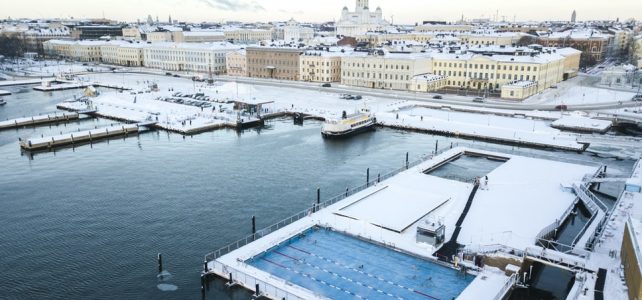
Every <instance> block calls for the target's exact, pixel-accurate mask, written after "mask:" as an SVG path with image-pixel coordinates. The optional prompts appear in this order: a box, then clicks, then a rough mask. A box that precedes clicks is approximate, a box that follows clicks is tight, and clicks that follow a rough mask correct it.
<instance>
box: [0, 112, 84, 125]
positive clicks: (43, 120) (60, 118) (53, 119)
mask: <svg viewBox="0 0 642 300" xmlns="http://www.w3.org/2000/svg"><path fill="white" fill-rule="evenodd" d="M93 112H95V111H79V112H73V113H62V114H58V113H54V114H47V115H40V116H33V117H24V118H17V119H11V120H6V121H0V130H6V129H15V128H21V127H26V126H38V125H45V124H55V123H60V122H69V121H72V120H78V119H80V115H81V114H91V113H93Z"/></svg>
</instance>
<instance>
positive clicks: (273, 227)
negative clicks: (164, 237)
mask: <svg viewBox="0 0 642 300" xmlns="http://www.w3.org/2000/svg"><path fill="white" fill-rule="evenodd" d="M448 150H451V148H450V147H448V148H443V149H438V151H437V152H436V153H434V154H433V155H430V156H424V157H422V158H420V159H418V160H415V161H413V162H408V163H407V164H406V163H404V165H403V167H401V168H398V169H396V170H393V171H391V172H389V173H386V174H384V175H382V176H380V177H374V178H373V179H372V180H369V181H368V182H367V183H364V184H362V185H360V186H357V187H354V188H351V189H346V191H345V192H342V193H340V194H338V195H336V196H334V197H332V198H330V199H328V200H326V201H324V202H321V203H319V204H314V205H312V206H309V207H307V208H306V209H304V210H302V211H300V212H299V213H297V214H295V215H293V216H290V217H288V218H285V219H283V220H281V221H279V222H277V223H274V224H272V225H270V226H268V227H265V228H263V229H260V230H257V231H256V233H254V234H249V235H247V236H245V237H243V238H240V239H238V240H236V241H234V242H232V243H229V244H227V245H225V246H223V247H221V248H219V249H217V250H215V251H213V252H210V253H208V254H207V255H205V261H206V262H210V261H213V260H215V259H217V258H219V257H221V256H223V255H225V254H227V253H230V252H232V251H234V250H236V249H238V248H240V247H243V246H245V245H247V244H249V243H251V242H253V241H255V240H257V239H260V238H262V237H264V236H266V235H268V234H270V233H272V232H274V231H277V230H279V229H281V228H283V227H285V226H288V225H290V224H292V223H294V222H295V221H298V220H300V219H302V218H304V217H306V216H308V215H310V214H312V213H314V212H317V211H319V210H320V209H322V208H326V207H328V206H330V205H332V204H335V203H337V202H339V201H341V200H343V199H345V198H347V197H349V196H351V195H354V194H356V193H358V192H361V191H363V190H365V189H366V188H368V187H370V186H373V185H375V184H377V183H378V182H380V181H383V180H385V179H388V178H390V177H392V176H395V175H397V174H399V173H401V172H403V171H406V170H408V169H410V168H412V167H415V166H417V165H419V164H420V163H422V162H425V161H427V160H428V159H431V158H432V157H434V156H436V155H439V154H442V153H444V152H446V151H448Z"/></svg>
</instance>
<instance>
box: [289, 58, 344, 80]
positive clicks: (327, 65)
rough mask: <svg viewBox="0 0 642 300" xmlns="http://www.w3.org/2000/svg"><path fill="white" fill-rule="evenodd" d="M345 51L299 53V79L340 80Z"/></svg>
mask: <svg viewBox="0 0 642 300" xmlns="http://www.w3.org/2000/svg"><path fill="white" fill-rule="evenodd" d="M345 55H346V53H345V52H343V53H342V52H329V51H306V52H305V53H303V54H302V55H301V64H300V71H299V73H300V74H299V80H300V81H312V82H340V81H341V58H342V57H343V56H345Z"/></svg>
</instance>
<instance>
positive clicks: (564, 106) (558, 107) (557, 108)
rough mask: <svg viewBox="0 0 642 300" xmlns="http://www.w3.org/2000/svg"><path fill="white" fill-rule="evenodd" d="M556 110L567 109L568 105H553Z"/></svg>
mask: <svg viewBox="0 0 642 300" xmlns="http://www.w3.org/2000/svg"><path fill="white" fill-rule="evenodd" d="M555 109H556V110H568V106H566V104H560V105H556V106H555Z"/></svg>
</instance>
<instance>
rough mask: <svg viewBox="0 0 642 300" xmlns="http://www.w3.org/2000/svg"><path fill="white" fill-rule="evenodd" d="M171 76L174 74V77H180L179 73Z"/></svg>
mask: <svg viewBox="0 0 642 300" xmlns="http://www.w3.org/2000/svg"><path fill="white" fill-rule="evenodd" d="M172 76H174V77H181V76H180V75H178V74H174V75H172Z"/></svg>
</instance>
